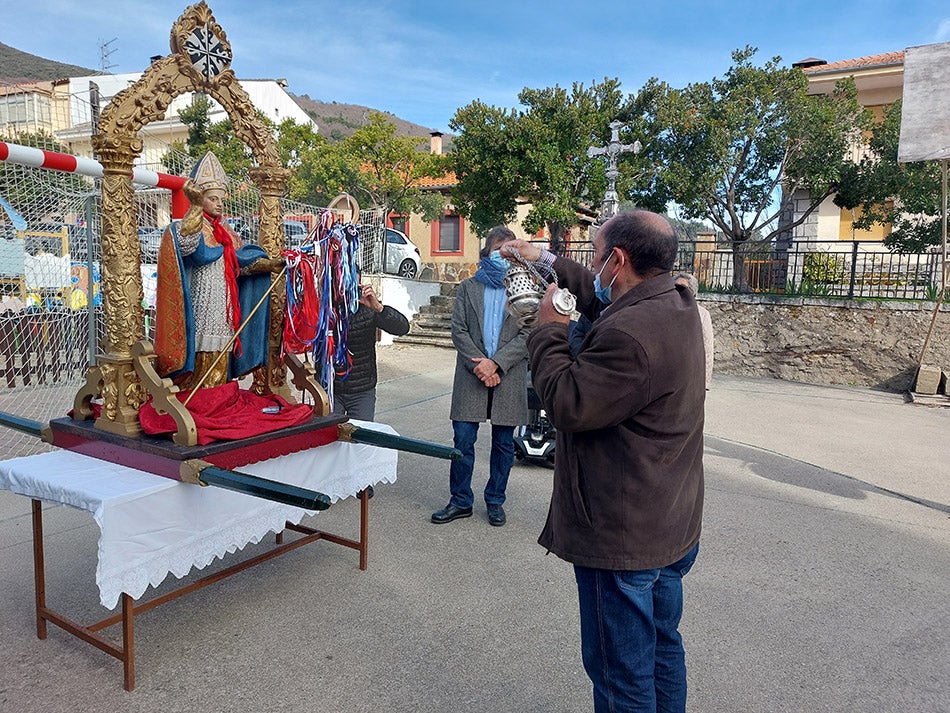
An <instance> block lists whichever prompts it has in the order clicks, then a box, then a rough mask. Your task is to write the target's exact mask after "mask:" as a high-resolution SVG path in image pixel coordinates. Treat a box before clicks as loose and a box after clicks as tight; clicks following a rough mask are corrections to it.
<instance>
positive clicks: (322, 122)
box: [290, 94, 451, 151]
mask: <svg viewBox="0 0 950 713" xmlns="http://www.w3.org/2000/svg"><path fill="white" fill-rule="evenodd" d="M290 96H291V97H293V100H294V101H295V102H297V105H298V106H299V107H300V108H301V109H303V110H304V111H305V112H307V114H309V115H310V117H311V118H312V119H313V120H314V121H315V122H317V126H319V127H320V133H321V134H323V135H324V136H326V137H327V138H328V139H331V140H334V141H339V140H341V139H344V138H346V137H347V136H350V135H351V134H352V133H353V132H354V131H356V130H357V129H358V128H360V126H362V125H363V123H364V122H365V121H366V118H367V117H368V116H369V113H370V112H372V111H381V112H382V113H383V114H385V115H386V117H387V118H388V119H389V120H390V121H392V122H393V123H394V124H395V125H396V130H397V133H398V135H399V136H418V137H419V138H423V139H427V140H428V138H429V134H430V132H431V129H429V128H427V127H425V126H420V125H419V124H413V123H412V122H411V121H406V120H405V119H400V118H399V117H398V116H395V115H394V114H391V113H389V112H388V111H382V110H380V109H373V108H372V107H368V106H361V105H359V104H341V103H340V102H324V101H320V100H318V99H311V98H310V97H309V96H307V95H306V94H303V95H301V96H296V95H294V94H291V95H290ZM450 148H451V137H450V136H448V135H447V136H445V138H444V139H443V151H448V150H449V149H450Z"/></svg>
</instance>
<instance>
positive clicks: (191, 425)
mask: <svg viewBox="0 0 950 713" xmlns="http://www.w3.org/2000/svg"><path fill="white" fill-rule="evenodd" d="M154 359H155V350H154V349H153V347H152V344H151V342H147V341H145V340H144V339H143V340H141V341H138V342H136V343H135V344H134V345H133V346H132V364H133V366H134V367H135V371H136V373H137V374H138V376H139V379H141V381H142V383H144V384H145V388H146V389H148V393H150V394H151V395H152V406H153V407H154V408H155V410H156V411H158V413H167V414H169V415H170V416H171V417H172V418H173V419H175V425H176V426H178V430H177V431H175V435H174V436H172V440H173V441H174V442H175V443H177V444H178V445H179V446H193V445H195V444H196V443H197V442H198V429H197V427H196V426H195V419H194V417H192V415H191V413H190V412H189V411H188V409H186V408H185V407H184V406H183V405H182V403H181V401H179V400H178V397H177V396H176V395H175V394H177V393H178V387H177V386H176V385H175V384H174V383H173V382H172V380H171V379H163V378H162V377H160V376H159V375H158V372H157V371H155V367H154V366H153V365H152V361H153V360H154Z"/></svg>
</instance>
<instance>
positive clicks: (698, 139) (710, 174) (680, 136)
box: [650, 47, 868, 292]
mask: <svg viewBox="0 0 950 713" xmlns="http://www.w3.org/2000/svg"><path fill="white" fill-rule="evenodd" d="M755 53H756V50H755V49H754V48H751V47H746V48H745V49H744V50H736V51H735V52H733V54H732V59H733V63H732V66H731V67H730V68H729V69H728V70H727V71H726V73H725V75H724V76H723V77H721V78H715V79H713V80H711V81H709V82H702V83H697V84H690V85H688V86H687V87H686V88H684V89H679V90H677V89H670V88H668V87H663V86H662V85H658V84H656V83H655V82H653V83H651V85H650V86H652V88H653V91H654V94H655V98H656V102H655V105H654V107H655V109H654V112H655V113H654V114H653V115H652V116H651V122H652V125H653V127H654V128H655V130H656V131H657V132H658V134H659V136H660V139H659V140H660V141H661V142H662V144H663V154H664V156H665V159H664V160H663V161H662V168H661V169H660V171H659V175H658V177H657V184H658V185H661V186H662V187H663V189H664V190H665V191H667V192H668V193H667V195H668V196H669V197H671V198H672V199H673V200H674V201H675V202H676V203H677V204H678V205H679V206H680V208H681V212H682V215H683V216H684V217H685V218H695V219H708V220H710V221H711V222H712V223H713V224H714V225H715V226H716V227H717V228H718V229H719V230H721V231H722V232H723V234H724V235H725V237H726V239H727V240H728V241H729V242H730V243H731V244H732V248H733V268H734V270H733V274H734V286H735V288H736V289H737V290H738V291H740V292H746V291H748V289H749V284H748V279H747V275H746V271H745V256H746V254H747V253H748V252H750V250H751V251H754V250H755V249H756V247H760V246H761V243H759V246H756V245H754V244H753V243H754V242H759V241H756V240H755V236H756V235H757V231H758V232H759V234H761V242H765V243H768V242H770V241H771V240H773V239H774V238H775V237H777V236H778V234H779V233H780V232H782V231H784V230H791V229H792V228H794V227H795V226H797V225H800V224H801V223H803V222H804V221H805V220H806V219H807V217H808V216H809V215H810V214H811V213H812V212H813V211H814V210H815V209H816V208H817V207H818V205H819V204H820V203H821V202H822V201H823V200H824V199H825V198H827V197H828V196H830V195H831V194H832V193H834V192H835V190H836V188H837V186H838V183H839V181H840V179H841V176H842V173H843V172H844V170H845V169H846V167H847V165H848V159H847V152H848V150H849V149H850V148H851V147H852V146H853V143H854V141H856V139H857V137H859V136H860V132H861V130H862V128H863V127H864V126H865V125H866V122H867V117H868V115H867V112H866V111H865V110H864V109H862V107H861V106H860V105H859V104H858V102H857V98H856V92H855V89H854V86H853V84H852V83H851V82H845V83H842V84H840V85H839V86H838V87H837V88H836V90H835V92H834V93H832V94H829V95H818V96H809V95H808V80H807V78H806V77H805V74H804V73H803V72H802V71H801V70H799V69H797V68H793V69H786V68H783V67H781V66H780V65H779V63H780V61H781V60H780V58H778V57H775V58H773V59H771V60H769V61H767V62H766V63H765V64H764V65H763V66H756V65H754V64H753V63H752V59H753V57H754V55H755ZM658 89H659V91H657V90H658ZM803 195H805V196H807V200H805V201H801V200H799V201H798V211H797V213H796V214H795V217H794V218H793V219H792V220H790V221H782V222H780V220H779V218H780V216H782V215H788V214H790V210H789V209H790V207H791V205H792V201H793V199H794V198H801V197H802V196H803Z"/></svg>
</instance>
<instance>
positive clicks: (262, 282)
mask: <svg viewBox="0 0 950 713" xmlns="http://www.w3.org/2000/svg"><path fill="white" fill-rule="evenodd" d="M227 190H228V178H227V175H226V174H225V172H224V169H223V168H222V166H221V163H220V161H218V158H217V157H216V156H215V155H214V154H213V153H210V152H209V153H206V154H205V155H204V156H203V157H202V158H201V160H200V161H199V162H198V163H197V164H196V165H195V168H194V170H192V172H191V176H190V180H189V181H188V182H187V183H186V184H185V193H186V195H187V196H188V199H189V201H190V202H191V209H190V210H189V211H188V213H187V214H186V215H185V217H184V218H183V219H181V220H180V221H179V220H175V221H172V223H171V225H169V226H168V228H167V229H166V230H165V234H164V235H163V236H162V243H161V247H160V248H159V254H158V283H157V298H156V319H155V353H156V355H157V356H158V360H157V363H156V368H157V371H158V373H159V374H160V375H161V376H163V377H169V378H171V379H172V380H173V381H175V382H176V383H177V384H178V385H179V386H180V387H181V388H182V389H183V390H188V389H193V388H196V387H197V386H198V385H199V383H200V385H201V386H207V387H210V386H220V385H221V384H224V383H226V382H227V381H229V380H230V379H234V378H239V377H241V376H244V375H245V374H247V373H248V372H250V371H251V370H253V369H255V368H257V367H259V366H263V365H265V364H266V363H267V338H268V304H267V303H268V300H267V299H264V300H263V303H262V304H261V305H260V307H259V308H258V309H257V310H256V312H255V311H254V308H255V306H256V305H257V304H258V302H259V301H261V299H262V297H263V296H264V294H265V293H266V291H267V289H268V288H269V287H270V273H271V272H277V271H279V270H280V269H281V268H282V267H283V264H284V263H283V260H281V259H279V258H276V259H271V258H269V257H268V256H267V253H266V252H265V251H264V250H263V249H262V248H260V247H258V246H256V245H243V244H242V242H241V239H240V238H239V237H238V236H237V235H236V234H235V233H234V231H233V230H232V229H231V227H230V226H229V225H228V223H227V221H225V220H223V217H222V216H223V214H224V201H225V198H226V197H227ZM252 312H253V315H252V316H250V318H249V319H248V315H251V313H252ZM244 321H247V324H246V325H243V328H242V324H243V322H244ZM222 352H226V354H224V355H221V353H222ZM219 357H220V358H219ZM209 370H211V373H208V374H207V375H206V373H207V372H208V371H209Z"/></svg>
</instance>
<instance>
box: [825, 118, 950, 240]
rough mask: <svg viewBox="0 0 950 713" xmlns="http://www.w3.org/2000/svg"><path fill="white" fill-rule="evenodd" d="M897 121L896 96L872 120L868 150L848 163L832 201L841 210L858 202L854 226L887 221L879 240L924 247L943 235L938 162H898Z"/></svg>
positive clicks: (859, 226)
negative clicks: (858, 209) (888, 229)
mask: <svg viewBox="0 0 950 713" xmlns="http://www.w3.org/2000/svg"><path fill="white" fill-rule="evenodd" d="M900 125H901V102H900V101H898V102H896V103H894V104H892V105H891V106H890V107H888V108H887V110H886V111H885V112H884V115H883V117H882V118H881V119H880V120H879V121H876V122H874V125H873V126H872V128H871V132H870V138H869V141H868V151H867V152H865V154H864V156H863V157H862V159H861V161H859V162H858V163H855V164H852V165H851V166H849V167H848V170H847V171H846V172H845V174H844V176H843V177H842V181H841V185H840V186H839V188H838V193H837V194H836V195H835V198H834V201H835V203H836V204H837V205H839V206H841V207H842V208H845V209H846V210H852V211H854V210H855V209H856V208H859V207H860V208H861V211H860V214H859V215H857V219H856V220H855V221H854V227H855V228H857V229H865V230H866V229H868V228H870V227H872V226H873V225H875V224H881V225H889V226H891V232H890V234H889V235H888V236H887V237H885V238H884V244H885V245H887V246H888V247H889V248H891V249H892V250H895V251H897V252H904V253H908V252H923V251H924V250H926V249H927V248H928V247H930V246H932V245H939V244H940V242H941V240H942V235H943V231H942V228H941V224H940V214H941V212H942V211H941V205H940V204H941V187H940V167H939V164H938V163H937V162H936V161H915V162H914V163H903V164H902V163H898V161H897V149H898V143H899V140H900ZM855 212H856V211H855Z"/></svg>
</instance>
